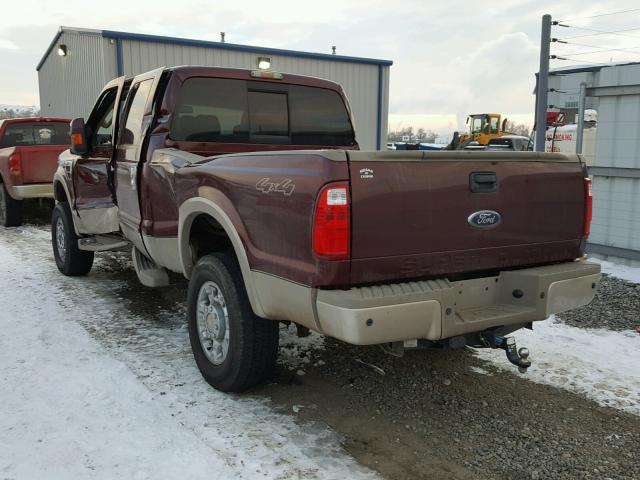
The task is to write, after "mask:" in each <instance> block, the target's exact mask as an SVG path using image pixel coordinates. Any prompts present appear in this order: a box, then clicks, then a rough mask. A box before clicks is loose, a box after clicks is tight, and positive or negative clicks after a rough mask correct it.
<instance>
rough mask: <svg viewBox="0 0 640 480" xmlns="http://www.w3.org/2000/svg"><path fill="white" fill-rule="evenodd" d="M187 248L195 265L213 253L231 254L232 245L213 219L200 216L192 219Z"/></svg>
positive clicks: (223, 230)
mask: <svg viewBox="0 0 640 480" xmlns="http://www.w3.org/2000/svg"><path fill="white" fill-rule="evenodd" d="M189 248H190V250H191V258H192V259H193V263H194V265H195V263H196V262H197V261H198V260H199V259H200V258H201V257H203V256H205V255H208V254H210V253H215V252H231V253H233V254H234V256H235V251H234V249H233V244H232V243H231V239H230V238H229V235H227V232H226V231H225V229H224V228H223V227H222V225H220V223H218V222H217V221H216V220H215V219H214V218H212V217H211V216H209V215H206V214H200V215H198V216H197V217H196V218H194V220H193V223H192V224H191V229H190V231H189Z"/></svg>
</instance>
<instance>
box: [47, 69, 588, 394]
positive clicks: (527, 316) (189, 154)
mask: <svg viewBox="0 0 640 480" xmlns="http://www.w3.org/2000/svg"><path fill="white" fill-rule="evenodd" d="M71 142H72V146H71V150H70V151H66V152H64V153H62V154H61V156H60V162H59V163H60V167H59V169H58V171H57V172H56V174H55V178H54V191H55V198H56V201H57V205H56V207H55V210H54V213H53V218H52V243H53V251H54V255H55V259H56V263H57V266H58V268H59V269H60V271H61V272H62V273H64V274H65V275H83V274H86V273H88V272H89V271H90V269H91V266H92V262H93V257H94V252H96V251H103V250H111V249H118V248H123V247H127V246H130V248H132V256H133V263H134V265H135V269H136V272H137V274H138V277H139V279H140V281H141V282H142V283H143V284H144V285H147V286H150V287H164V286H167V285H169V276H168V274H167V271H172V272H177V273H180V274H182V275H184V276H185V277H186V278H188V279H189V290H188V299H187V303H188V315H187V317H188V325H189V334H190V340H191V346H192V349H193V353H194V357H195V361H196V364H197V366H198V367H199V369H200V371H201V372H202V374H203V376H204V378H205V379H206V380H207V381H208V382H209V383H210V384H211V385H213V386H214V387H215V388H218V389H220V390H224V391H239V390H243V389H246V388H248V387H251V386H253V385H255V384H257V383H259V382H261V381H263V380H264V379H265V378H267V377H268V375H269V373H270V371H271V370H272V368H273V365H274V363H275V359H276V355H277V349H278V321H284V322H293V323H295V324H297V325H298V327H299V331H300V332H301V333H304V332H306V331H307V329H311V330H314V331H317V332H320V333H322V334H325V335H329V336H332V337H335V338H338V339H340V340H343V341H346V342H350V343H353V344H381V345H383V348H385V349H386V350H388V351H390V353H394V354H399V353H401V352H402V351H403V349H404V348H414V347H429V346H437V347H446V348H459V347H463V346H465V345H472V346H484V347H494V348H502V349H504V350H505V351H506V353H507V357H508V358H509V360H510V361H511V362H512V363H514V364H515V365H516V366H518V367H519V368H520V369H521V370H526V368H527V367H528V366H529V365H530V362H529V360H528V359H527V357H528V352H526V351H525V350H526V349H520V350H519V351H518V350H516V347H515V344H514V342H513V338H512V337H505V335H508V334H509V333H511V332H513V331H515V330H517V329H519V328H523V327H531V325H532V322H533V321H536V320H543V319H545V318H547V317H548V316H549V315H551V314H553V313H556V312H561V311H564V310H567V309H571V308H575V307H579V306H582V305H585V304H587V303H589V302H590V301H591V300H592V298H593V296H594V293H595V289H596V288H597V284H598V282H599V279H600V268H599V266H598V265H597V264H593V263H589V262H587V261H585V259H584V256H583V252H584V245H585V239H586V237H587V235H588V233H589V222H590V219H591V218H590V217H591V188H590V182H589V179H588V178H587V175H586V170H585V166H584V164H583V162H582V161H581V159H580V158H579V157H578V156H567V155H562V154H551V153H550V154H540V153H533V152H466V151H454V152H426V151H414V152H402V151H398V152H364V151H358V144H357V142H356V138H355V135H354V129H353V122H352V119H351V115H350V111H349V107H348V104H347V101H346V98H345V96H344V93H343V91H342V89H341V88H340V86H339V85H336V84H334V83H332V82H328V81H325V80H320V79H317V78H310V77H302V76H296V75H289V74H281V73H277V72H272V71H247V70H237V69H227V68H209V67H176V68H168V69H167V68H162V69H158V70H155V71H152V72H148V73H145V74H142V75H139V76H137V77H135V78H133V79H125V78H119V79H116V80H114V81H112V82H110V83H109V84H108V85H107V86H106V87H105V88H104V90H103V91H102V93H101V94H100V96H99V97H98V100H97V102H96V105H95V107H94V109H93V111H92V112H91V113H90V115H89V117H88V120H87V121H86V123H85V122H84V120H83V119H76V120H74V121H73V122H72V128H71Z"/></svg>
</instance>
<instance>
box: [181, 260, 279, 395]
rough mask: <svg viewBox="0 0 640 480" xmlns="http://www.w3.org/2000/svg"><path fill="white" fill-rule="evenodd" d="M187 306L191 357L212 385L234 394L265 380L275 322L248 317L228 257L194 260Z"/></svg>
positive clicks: (270, 368) (273, 354)
mask: <svg viewBox="0 0 640 480" xmlns="http://www.w3.org/2000/svg"><path fill="white" fill-rule="evenodd" d="M187 304H188V310H187V321H188V325H189V339H190V341H191V349H192V350H193V356H194V358H195V361H196V364H197V365H198V369H199V370H200V373H202V376H203V377H204V379H205V380H206V381H207V382H208V383H209V384H210V385H211V386H212V387H214V388H216V389H217V390H221V391H223V392H240V391H243V390H246V389H248V388H251V387H253V386H256V385H258V384H260V383H263V382H264V381H265V380H267V379H268V378H269V377H270V376H271V374H272V372H273V368H274V366H275V362H276V357H277V354H278V322H275V321H272V320H265V319H262V318H260V317H258V316H256V315H255V314H254V313H253V310H252V309H251V304H250V303H249V298H248V297H247V292H246V289H245V287H244V282H243V279H242V274H241V272H240V267H239V266H238V263H237V261H236V259H235V257H234V256H233V255H231V254H225V253H214V254H210V255H206V256H204V257H202V258H201V259H200V260H199V261H198V263H197V264H196V266H195V269H194V271H193V274H192V276H191V280H190V281H189V293H188V296H187Z"/></svg>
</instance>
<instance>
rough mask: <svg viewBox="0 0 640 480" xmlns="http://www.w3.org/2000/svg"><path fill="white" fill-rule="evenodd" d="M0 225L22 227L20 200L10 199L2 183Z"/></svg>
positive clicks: (0, 186) (0, 188)
mask: <svg viewBox="0 0 640 480" xmlns="http://www.w3.org/2000/svg"><path fill="white" fill-rule="evenodd" d="M0 225H2V226H3V227H19V226H20V225H22V200H15V199H14V198H12V197H11V195H9V192H8V191H7V187H5V186H4V183H2V182H0Z"/></svg>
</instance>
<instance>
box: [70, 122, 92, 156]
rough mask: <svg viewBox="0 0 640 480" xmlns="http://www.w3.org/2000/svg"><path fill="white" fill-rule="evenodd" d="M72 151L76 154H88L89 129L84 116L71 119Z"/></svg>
mask: <svg viewBox="0 0 640 480" xmlns="http://www.w3.org/2000/svg"><path fill="white" fill-rule="evenodd" d="M71 153H73V154H75V155H86V154H87V153H89V145H88V144H87V129H86V127H85V125H84V118H74V119H73V120H71Z"/></svg>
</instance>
